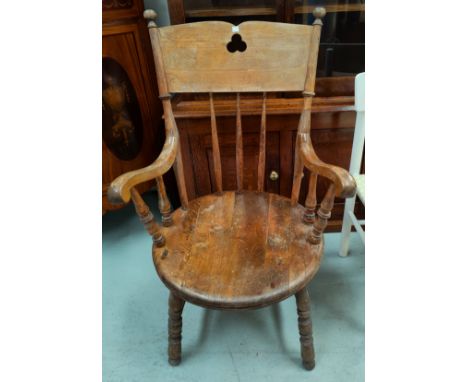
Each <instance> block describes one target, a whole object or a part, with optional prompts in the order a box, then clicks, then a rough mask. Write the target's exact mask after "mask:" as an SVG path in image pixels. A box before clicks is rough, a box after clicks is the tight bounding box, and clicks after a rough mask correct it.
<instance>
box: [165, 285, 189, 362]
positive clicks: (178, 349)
mask: <svg viewBox="0 0 468 382" xmlns="http://www.w3.org/2000/svg"><path fill="white" fill-rule="evenodd" d="M184 305H185V301H184V300H182V299H180V298H179V297H177V296H175V295H174V294H173V293H172V292H171V294H170V295H169V347H168V356H169V363H170V364H171V365H172V366H176V365H178V364H179V363H180V360H181V357H182V356H181V354H182V310H183V309H184Z"/></svg>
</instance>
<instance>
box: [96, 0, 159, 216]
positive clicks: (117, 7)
mask: <svg viewBox="0 0 468 382" xmlns="http://www.w3.org/2000/svg"><path fill="white" fill-rule="evenodd" d="M143 10H144V6H143V1H142V0H103V1H102V208H103V213H104V212H106V211H108V210H110V209H115V208H119V207H121V206H122V205H120V206H112V205H111V204H110V203H108V201H107V198H106V193H107V189H108V186H109V184H110V182H112V181H113V180H114V179H115V178H116V177H117V176H118V175H120V174H122V173H124V172H127V171H130V170H133V169H137V168H141V167H143V166H146V165H147V164H149V163H151V162H152V161H153V160H154V159H155V158H156V156H157V154H158V148H157V144H156V142H157V140H156V137H157V135H158V134H159V133H160V130H163V129H161V127H162V126H163V122H162V118H161V116H162V106H161V103H160V101H159V99H158V94H157V82H156V76H155V69H154V62H153V57H152V52H151V46H150V41H149V35H148V29H147V28H146V23H145V21H144V20H143ZM158 141H159V140H158ZM151 186H152V184H150V183H146V184H144V185H142V186H141V188H140V191H145V190H147V189H149V188H150V187H151Z"/></svg>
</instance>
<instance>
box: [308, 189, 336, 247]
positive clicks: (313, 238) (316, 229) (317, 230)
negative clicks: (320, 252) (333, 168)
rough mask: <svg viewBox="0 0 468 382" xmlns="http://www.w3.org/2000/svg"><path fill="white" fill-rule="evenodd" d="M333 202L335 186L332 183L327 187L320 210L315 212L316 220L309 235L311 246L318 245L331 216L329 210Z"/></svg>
mask: <svg viewBox="0 0 468 382" xmlns="http://www.w3.org/2000/svg"><path fill="white" fill-rule="evenodd" d="M334 201H335V185H334V184H333V183H332V184H330V186H328V190H327V193H326V194H325V196H324V198H323V200H322V203H320V208H319V210H318V211H317V218H316V219H315V221H314V225H313V228H312V232H311V233H310V237H309V241H310V242H311V243H312V244H318V243H320V240H321V238H322V235H323V231H325V227H326V226H327V222H328V219H330V216H331V210H332V208H333V203H334Z"/></svg>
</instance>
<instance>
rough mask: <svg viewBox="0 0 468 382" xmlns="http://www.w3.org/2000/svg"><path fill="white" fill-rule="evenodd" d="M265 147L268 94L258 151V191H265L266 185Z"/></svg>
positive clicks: (263, 105)
mask: <svg viewBox="0 0 468 382" xmlns="http://www.w3.org/2000/svg"><path fill="white" fill-rule="evenodd" d="M265 145H266V93H263V103H262V119H261V123H260V143H259V149H258V171H257V190H258V191H263V185H264V183H265Z"/></svg>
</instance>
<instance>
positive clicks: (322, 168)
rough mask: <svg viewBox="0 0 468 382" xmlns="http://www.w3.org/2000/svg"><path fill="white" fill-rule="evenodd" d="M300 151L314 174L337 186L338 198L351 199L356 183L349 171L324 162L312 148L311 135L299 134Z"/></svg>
mask: <svg viewBox="0 0 468 382" xmlns="http://www.w3.org/2000/svg"><path fill="white" fill-rule="evenodd" d="M298 139H299V149H300V153H301V157H302V160H303V162H304V166H305V167H307V169H308V170H309V171H311V172H312V173H313V174H317V175H320V176H323V177H325V178H328V179H329V180H330V181H331V182H332V183H333V184H334V186H335V192H336V196H337V197H340V198H350V197H352V196H354V194H355V193H356V182H355V181H354V178H353V177H352V176H351V175H350V174H349V172H348V171H346V170H345V169H343V168H341V167H337V166H333V165H331V164H327V163H324V162H322V161H321V160H320V159H319V158H318V156H317V154H316V153H315V150H314V148H313V146H312V141H311V139H310V133H309V132H307V133H298Z"/></svg>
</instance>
